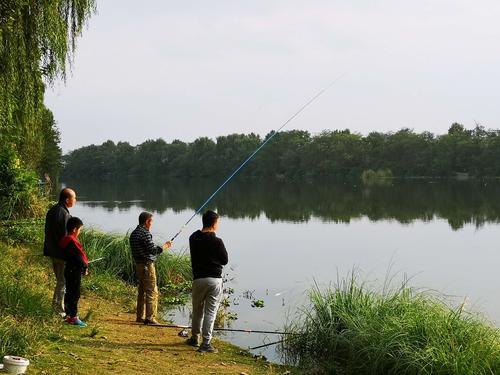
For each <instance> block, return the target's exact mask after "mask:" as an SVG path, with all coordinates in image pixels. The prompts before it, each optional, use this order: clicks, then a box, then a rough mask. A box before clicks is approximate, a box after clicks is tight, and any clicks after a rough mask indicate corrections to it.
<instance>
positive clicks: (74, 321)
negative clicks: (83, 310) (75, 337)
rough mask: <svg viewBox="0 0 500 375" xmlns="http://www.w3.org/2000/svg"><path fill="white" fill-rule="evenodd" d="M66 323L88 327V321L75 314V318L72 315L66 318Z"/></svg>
mask: <svg viewBox="0 0 500 375" xmlns="http://www.w3.org/2000/svg"><path fill="white" fill-rule="evenodd" d="M66 323H68V324H70V325H72V326H78V327H82V328H84V327H87V323H85V322H83V321H81V320H80V319H79V318H78V317H77V316H75V317H74V318H71V317H69V316H68V317H67V318H66Z"/></svg>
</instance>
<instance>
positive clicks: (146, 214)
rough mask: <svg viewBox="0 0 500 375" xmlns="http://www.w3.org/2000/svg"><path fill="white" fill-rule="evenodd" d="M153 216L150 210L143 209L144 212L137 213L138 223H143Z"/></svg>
mask: <svg viewBox="0 0 500 375" xmlns="http://www.w3.org/2000/svg"><path fill="white" fill-rule="evenodd" d="M152 217H153V214H152V213H151V212H147V211H144V212H141V214H140V215H139V225H144V223H145V222H146V221H147V220H149V219H151V218H152Z"/></svg>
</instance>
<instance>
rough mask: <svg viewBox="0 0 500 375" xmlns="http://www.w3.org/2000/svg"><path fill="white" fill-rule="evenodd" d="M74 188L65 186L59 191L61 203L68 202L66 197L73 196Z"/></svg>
mask: <svg viewBox="0 0 500 375" xmlns="http://www.w3.org/2000/svg"><path fill="white" fill-rule="evenodd" d="M72 191H73V189H70V188H67V187H65V188H64V189H62V190H61V192H60V193H59V203H64V202H66V199H68V198H71V192H72Z"/></svg>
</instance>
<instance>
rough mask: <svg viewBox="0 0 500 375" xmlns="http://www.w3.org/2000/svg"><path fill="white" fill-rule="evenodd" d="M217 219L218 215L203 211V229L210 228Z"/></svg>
mask: <svg viewBox="0 0 500 375" xmlns="http://www.w3.org/2000/svg"><path fill="white" fill-rule="evenodd" d="M218 218H219V214H218V213H217V212H214V211H210V210H208V211H205V213H204V214H203V216H202V218H201V221H202V222H203V228H210V227H212V226H213V225H214V224H215V222H216V221H217V219H218Z"/></svg>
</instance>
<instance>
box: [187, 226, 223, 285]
mask: <svg viewBox="0 0 500 375" xmlns="http://www.w3.org/2000/svg"><path fill="white" fill-rule="evenodd" d="M189 251H190V253H191V266H192V268H193V279H201V278H204V277H216V278H221V277H222V266H225V265H226V264H227V261H228V259H227V251H226V247H225V246H224V242H222V240H221V239H220V238H219V237H216V236H215V233H214V232H202V231H201V230H197V231H196V232H194V233H193V234H192V235H191V236H190V237H189Z"/></svg>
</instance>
